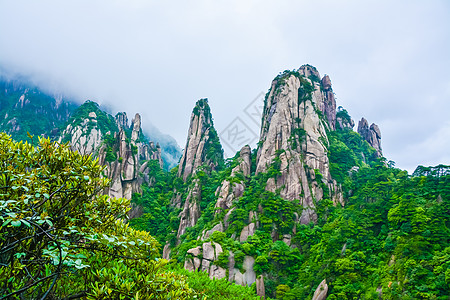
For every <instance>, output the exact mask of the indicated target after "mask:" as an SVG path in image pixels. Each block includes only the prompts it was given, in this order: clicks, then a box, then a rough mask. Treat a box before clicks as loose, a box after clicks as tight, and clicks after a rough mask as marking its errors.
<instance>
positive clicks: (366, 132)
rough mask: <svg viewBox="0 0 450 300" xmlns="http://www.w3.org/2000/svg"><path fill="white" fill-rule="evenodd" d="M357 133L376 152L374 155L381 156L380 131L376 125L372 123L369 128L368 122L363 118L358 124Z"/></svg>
mask: <svg viewBox="0 0 450 300" xmlns="http://www.w3.org/2000/svg"><path fill="white" fill-rule="evenodd" d="M358 133H359V134H360V135H361V136H362V138H363V139H365V140H366V141H367V142H368V143H369V145H370V146H372V147H373V148H374V149H375V150H376V151H377V153H376V154H377V156H378V157H382V156H383V152H382V149H381V131H380V128H379V127H378V125H377V124H375V123H372V125H370V127H369V122H367V120H366V119H365V118H361V120H360V121H359V122H358Z"/></svg>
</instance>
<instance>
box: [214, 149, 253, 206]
mask: <svg viewBox="0 0 450 300" xmlns="http://www.w3.org/2000/svg"><path fill="white" fill-rule="evenodd" d="M250 168H251V149H250V147H249V146H244V147H243V148H242V149H241V151H240V152H239V164H238V165H237V166H236V167H234V168H233V170H232V171H231V175H230V177H236V175H237V174H242V175H243V176H244V177H245V178H247V177H248V176H250ZM244 189H245V184H244V183H243V182H242V181H239V182H234V183H231V182H230V180H224V181H223V182H222V186H221V187H220V190H219V193H218V195H219V197H218V199H217V202H216V206H215V207H216V208H221V209H222V210H223V211H226V210H228V209H230V208H231V206H232V205H233V201H234V200H236V199H238V198H239V197H241V196H242V195H243V193H244ZM219 212H220V210H217V211H216V214H218V213H219Z"/></svg>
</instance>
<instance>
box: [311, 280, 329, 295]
mask: <svg viewBox="0 0 450 300" xmlns="http://www.w3.org/2000/svg"><path fill="white" fill-rule="evenodd" d="M327 293H328V284H327V281H326V280H325V279H324V280H323V281H322V282H321V283H320V284H319V286H318V287H317V289H316V291H315V292H314V295H313V297H312V300H325V299H327Z"/></svg>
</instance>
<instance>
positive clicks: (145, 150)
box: [59, 102, 162, 217]
mask: <svg viewBox="0 0 450 300" xmlns="http://www.w3.org/2000/svg"><path fill="white" fill-rule="evenodd" d="M79 110H80V111H82V112H84V113H83V114H80V115H78V117H77V118H73V120H72V122H71V123H70V124H69V125H68V126H67V127H66V129H65V130H64V131H63V132H62V134H61V136H60V138H59V142H69V144H70V146H71V148H72V150H74V151H78V152H79V153H81V154H83V155H94V156H96V157H98V158H99V162H100V164H102V165H104V166H105V167H106V168H105V171H104V175H105V176H106V177H108V178H109V179H110V180H111V183H110V186H109V187H108V188H107V189H105V191H104V193H105V194H107V195H110V196H111V197H118V198H120V197H123V198H127V199H131V196H132V194H133V193H141V192H142V190H141V186H142V184H144V183H146V184H151V183H152V179H151V178H149V161H150V160H156V161H158V164H159V165H160V166H161V167H162V159H161V148H160V147H159V146H155V145H154V144H153V143H152V142H145V141H144V136H143V134H142V129H141V117H140V115H139V114H136V115H135V117H134V118H133V120H132V122H131V126H129V125H128V118H127V115H126V114H125V113H118V114H117V115H116V117H115V118H113V117H112V116H110V115H108V114H106V113H105V112H103V111H101V110H100V109H99V108H98V105H97V104H95V103H93V102H89V103H85V104H84V105H82V106H81V109H79ZM141 214H142V209H141V208H139V207H133V208H132V210H131V211H130V216H133V217H139V216H140V215H141Z"/></svg>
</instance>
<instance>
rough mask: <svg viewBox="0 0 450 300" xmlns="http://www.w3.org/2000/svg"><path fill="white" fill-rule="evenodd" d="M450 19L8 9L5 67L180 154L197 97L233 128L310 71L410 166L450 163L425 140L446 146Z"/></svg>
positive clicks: (340, 12)
mask: <svg viewBox="0 0 450 300" xmlns="http://www.w3.org/2000/svg"><path fill="white" fill-rule="evenodd" d="M449 20H450V3H449V2H448V1H445V0H440V1H439V0H431V1H427V2H423V1H419V0H414V1H409V0H400V1H395V2H393V1H387V0H378V1H375V0H369V1H356V0H354V1H339V2H338V1H331V0H328V1H326V0H322V1H306V0H305V1H277V2H275V1H254V0H252V1H237V0H235V1H222V0H220V1H214V2H212V1H206V0H196V1H170V2H169V1H167V2H160V1H144V0H139V1H138V0H129V1H119V0H115V1H107V0H90V1H87V0H78V1H74V0H67V1H57V0H41V1H30V0H28V1H27V0H15V1H5V0H0V45H1V46H0V65H2V66H4V67H6V68H9V69H12V70H13V71H16V72H19V73H25V74H28V75H31V76H33V78H35V80H37V81H39V82H40V83H43V84H44V85H48V86H50V85H51V86H52V87H53V86H58V87H59V88H60V89H62V90H64V91H66V92H67V93H70V94H72V95H74V96H76V97H77V98H78V99H80V101H82V100H85V99H88V98H90V99H93V100H96V101H99V102H103V103H109V104H111V105H113V107H114V109H116V110H126V111H127V112H129V113H130V114H132V115H134V113H135V112H140V113H141V114H142V115H143V117H144V120H151V121H152V123H153V124H155V125H156V126H158V127H159V128H161V130H162V131H164V132H167V133H169V134H171V135H173V136H174V137H175V138H176V139H177V140H178V142H179V143H180V145H182V146H183V145H184V143H185V136H186V132H187V127H188V122H189V117H190V113H191V110H192V107H193V105H194V103H195V101H196V100H197V99H199V98H202V97H208V98H209V99H210V105H211V106H212V112H213V116H214V118H215V123H216V127H217V128H218V129H221V128H225V127H226V126H227V125H228V123H229V122H231V121H232V120H233V119H234V118H235V117H236V116H239V115H240V114H241V113H242V110H243V109H244V108H245V107H246V106H247V104H248V103H249V102H251V101H252V100H253V99H254V97H256V96H257V95H258V94H259V93H260V92H265V91H267V89H268V88H269V86H270V82H271V80H272V78H273V77H275V76H276V75H277V74H278V72H280V71H283V70H284V69H293V68H298V67H299V66H300V65H302V64H304V63H309V64H313V65H315V66H316V67H317V68H318V69H319V71H320V72H321V73H322V74H324V73H326V74H329V75H330V77H331V79H332V81H333V88H334V90H335V92H336V94H337V98H338V102H339V103H338V105H343V106H344V107H346V108H347V109H348V111H349V112H350V114H351V115H352V116H353V117H354V118H355V120H356V121H357V120H358V119H360V117H361V116H365V117H366V118H367V119H368V120H369V122H375V123H378V124H379V125H380V127H381V130H382V133H383V140H382V141H383V149H384V152H385V155H386V156H387V157H388V159H394V160H396V161H397V166H399V167H403V168H411V166H412V165H416V164H424V162H426V161H434V160H436V161H437V160H438V159H443V160H446V159H447V160H448V157H446V156H443V155H441V154H439V153H438V152H436V151H433V150H432V149H428V148H423V147H422V148H420V147H419V146H417V145H421V144H423V143H425V141H426V140H428V139H429V138H430V136H432V134H433V133H435V132H441V133H440V135H438V136H436V138H437V139H447V140H450V136H449V135H448V134H449V133H448V131H446V130H444V129H443V128H447V127H445V126H447V125H445V124H446V123H445V122H446V121H447V120H448V112H449V111H450V101H449V100H450V99H449V98H450V93H449V90H450V75H449V72H448V70H449V69H450V57H449V56H448V53H450V38H449V37H450V21H449ZM144 125H145V123H144ZM419 148H420V149H421V150H420V151H419V150H415V149H419ZM403 149H408V151H409V152H411V153H412V154H411V156H410V158H408V159H406V157H405V156H404V155H400V153H402V151H404V150H403ZM440 162H442V163H449V161H440Z"/></svg>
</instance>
